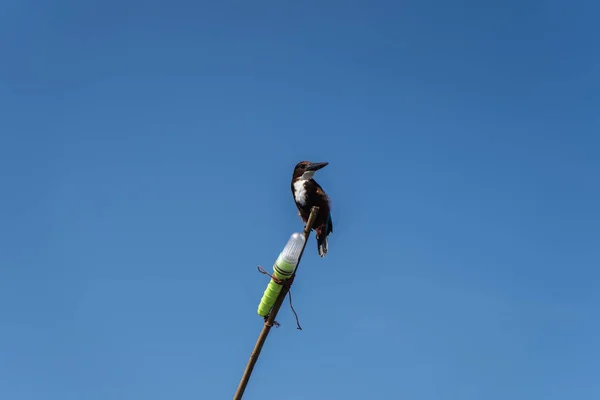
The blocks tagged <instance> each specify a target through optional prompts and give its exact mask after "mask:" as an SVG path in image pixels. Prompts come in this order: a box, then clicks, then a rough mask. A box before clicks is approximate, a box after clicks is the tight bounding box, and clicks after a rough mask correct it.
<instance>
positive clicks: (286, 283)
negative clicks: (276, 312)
mask: <svg viewBox="0 0 600 400" xmlns="http://www.w3.org/2000/svg"><path fill="white" fill-rule="evenodd" d="M258 272H260V273H261V274H264V275H267V276H269V277H270V278H271V279H273V281H274V282H275V283H276V284H278V285H282V286H284V287H285V288H286V289H287V291H288V294H289V296H290V308H291V309H292V312H293V313H294V317H296V329H298V330H300V331H301V330H302V327H301V326H300V320H299V319H298V314H297V313H296V310H294V305H293V304H292V283H294V277H295V276H296V274H295V273H294V274H293V275H292V276H290V278H289V279H285V280H281V279H279V278H277V277H276V276H274V275H271V274H270V273H268V272H267V270H266V269H264V268H263V267H261V266H260V265H259V266H258ZM268 319H269V315H268V314H267V315H266V316H265V324H267V325H268V324H269V322H268ZM273 325H275V327H277V328H279V326H280V324H279V322H277V321H275V320H273Z"/></svg>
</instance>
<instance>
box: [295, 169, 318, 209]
mask: <svg viewBox="0 0 600 400" xmlns="http://www.w3.org/2000/svg"><path fill="white" fill-rule="evenodd" d="M314 175H315V171H306V172H305V173H303V174H302V176H301V177H300V179H298V180H297V181H296V182H294V200H296V203H298V204H300V205H305V204H306V187H305V186H304V184H305V183H306V181H308V180H309V179H311V178H312V177H313V176H314Z"/></svg>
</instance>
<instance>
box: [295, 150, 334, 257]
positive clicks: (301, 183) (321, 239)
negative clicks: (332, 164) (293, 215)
mask: <svg viewBox="0 0 600 400" xmlns="http://www.w3.org/2000/svg"><path fill="white" fill-rule="evenodd" d="M328 164H329V163H328V162H310V161H300V162H299V163H298V164H296V167H295V168H294V174H293V175H292V184H291V187H292V194H293V195H294V202H295V203H296V207H297V208H298V212H299V214H300V217H301V218H302V221H304V223H307V222H308V217H309V216H310V210H311V209H312V207H314V206H317V207H319V212H318V214H317V218H316V220H315V223H314V224H313V227H312V228H313V229H314V230H315V231H316V235H317V249H318V251H319V256H321V257H325V254H327V236H328V235H329V234H330V233H332V232H333V222H332V220H331V214H330V210H331V207H330V203H329V197H328V196H327V194H326V193H325V191H324V190H323V188H322V187H321V186H320V185H319V184H318V183H317V181H315V180H314V179H313V176H314V175H315V172H316V171H318V170H320V169H321V168H323V167H325V166H327V165H328Z"/></svg>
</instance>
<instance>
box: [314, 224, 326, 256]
mask: <svg viewBox="0 0 600 400" xmlns="http://www.w3.org/2000/svg"><path fill="white" fill-rule="evenodd" d="M323 228H324V226H320V227H318V228H317V229H315V231H316V233H317V249H318V251H319V256H321V257H325V254H327V250H328V247H327V245H328V243H327V235H328V232H326V231H325V230H324V229H323Z"/></svg>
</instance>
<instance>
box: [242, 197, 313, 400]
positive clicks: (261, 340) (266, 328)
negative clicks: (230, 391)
mask: <svg viewBox="0 0 600 400" xmlns="http://www.w3.org/2000/svg"><path fill="white" fill-rule="evenodd" d="M318 213H319V207H316V206H315V207H313V208H312V209H311V210H310V215H309V217H308V221H307V222H306V225H305V226H304V232H303V233H304V239H305V240H304V246H303V247H302V251H301V252H300V256H299V257H298V264H297V265H296V270H295V271H294V274H293V275H292V276H291V278H290V279H294V277H295V276H296V273H297V272H298V267H299V266H300V261H301V260H302V255H303V254H304V249H305V248H306V244H307V243H308V238H309V237H310V231H311V229H312V226H313V224H314V223H315V220H316V219H317V214H318ZM289 289H290V288H289V285H283V288H281V292H279V296H277V299H275V304H274V305H273V308H272V309H271V312H270V313H269V315H268V316H267V319H266V320H265V324H264V325H263V328H262V330H261V331H260V334H259V335H258V339H257V340H256V344H255V345H254V350H253V351H252V354H250V359H249V360H248V364H247V365H246V369H245V370H244V374H243V375H242V379H241V380H240V384H239V386H238V388H237V391H236V392H235V395H234V396H233V400H241V398H242V396H243V395H244V391H245V390H246V386H247V385H248V381H249V380H250V375H252V371H253V370H254V365H256V361H258V357H259V356H260V352H261V350H262V348H263V345H264V344H265V341H266V340H267V336H268V335H269V332H270V331H271V327H272V326H273V322H274V321H275V317H277V313H278V312H279V309H280V308H281V305H282V304H283V300H284V299H285V296H287V294H288V292H289Z"/></svg>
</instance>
